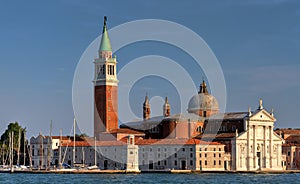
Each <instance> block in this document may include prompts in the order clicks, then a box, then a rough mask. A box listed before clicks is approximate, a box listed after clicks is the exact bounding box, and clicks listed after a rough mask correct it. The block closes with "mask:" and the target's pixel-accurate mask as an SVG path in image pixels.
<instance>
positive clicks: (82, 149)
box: [81, 146, 85, 167]
mask: <svg viewBox="0 0 300 184" xmlns="http://www.w3.org/2000/svg"><path fill="white" fill-rule="evenodd" d="M81 151H82V167H84V165H85V164H84V159H85V158H84V148H83V146H82V147H81Z"/></svg>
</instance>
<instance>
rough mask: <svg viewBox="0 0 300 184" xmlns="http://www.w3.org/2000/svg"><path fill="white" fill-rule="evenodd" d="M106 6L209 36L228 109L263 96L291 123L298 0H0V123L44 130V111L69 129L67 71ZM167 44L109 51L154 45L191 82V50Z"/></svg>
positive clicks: (143, 50)
mask: <svg viewBox="0 0 300 184" xmlns="http://www.w3.org/2000/svg"><path fill="white" fill-rule="evenodd" d="M104 15H106V16H108V26H109V28H112V27H114V26H117V25H120V24H122V23H125V22H128V21H133V20H139V19H149V18H151V19H164V20H169V21H173V22H177V23H179V24H182V25H184V26H186V27H188V28H189V29H191V30H193V31H194V32H196V33H197V34H199V35H200V36H201V37H202V38H203V39H204V40H205V41H206V42H207V44H208V45H209V46H210V48H211V49H212V50H213V52H214V54H215V55H216V57H217V58H218V60H219V62H220V64H221V66H222V69H223V72H224V75H225V80H226V86H227V109H226V111H247V108H248V106H251V107H252V108H256V107H257V106H258V99H259V98H263V100H264V105H265V107H266V108H267V109H270V108H274V111H275V116H276V118H277V122H276V126H277V127H299V123H298V111H299V110H298V109H299V106H300V100H299V99H298V98H299V94H300V83H299V79H300V72H299V71H300V64H299V61H300V52H299V50H300V24H299V20H300V2H299V1H283V0H273V1H272V0H269V1H261V0H252V1H198V0H195V1H158V0H157V1H147V2H144V1H139V0H136V1H126V2H125V1H96V0H90V1H82V0H72V1H71V0H62V1H55V0H54V1H43V2H42V1H33V0H32V1H1V3H0V25H1V29H0V64H1V65H0V66H1V67H0V82H1V88H0V132H2V131H4V130H5V128H6V126H7V124H8V123H9V122H12V121H18V122H20V123H21V125H22V126H25V127H27V130H28V134H29V136H31V135H36V134H38V133H39V132H43V133H48V132H49V126H50V125H49V124H50V121H51V120H53V133H54V134H58V132H59V129H60V128H62V129H63V132H64V133H69V132H70V129H71V126H72V121H73V117H74V115H73V108H72V81H73V75H74V72H75V69H76V65H77V63H78V61H79V59H80V56H81V55H82V53H83V52H84V50H85V49H86V48H87V46H88V45H89V44H90V43H91V42H92V41H93V40H94V39H95V38H97V37H98V36H99V34H100V33H101V29H102V23H103V16H104ZM143 44H144V45H143ZM112 47H113V46H112ZM174 51H177V50H176V48H174V47H170V46H166V45H164V44H159V43H155V42H149V43H137V44H132V45H130V46H128V47H125V48H123V49H121V50H119V51H118V52H117V56H118V61H119V69H120V68H122V66H124V65H126V63H128V62H129V61H131V60H133V59H134V58H137V57H141V56H143V55H149V54H157V55H162V56H165V57H169V58H172V59H175V60H179V61H180V62H181V63H183V64H182V65H183V66H185V68H186V70H187V71H188V72H189V73H190V74H191V76H192V78H193V80H194V82H195V84H196V85H198V83H200V82H201V80H202V77H203V73H202V72H201V69H200V70H195V69H194V67H192V66H190V65H185V64H184V61H186V60H191V58H190V57H189V56H187V54H186V53H183V52H181V53H180V52H174ZM91 62H92V61H91ZM119 80H121V79H119ZM153 80H157V79H156V78H155V79H153ZM152 83H153V81H152V82H151V81H150V82H149V79H145V81H144V82H142V81H139V82H138V83H137V84H136V86H135V88H139V87H144V88H147V87H149V94H150V96H151V94H154V93H155V91H157V89H156V88H155V87H154V88H151V84H152ZM166 86H167V85H166ZM172 91H173V88H172V86H170V87H169V88H168V87H165V88H164V89H163V90H162V91H161V92H160V93H158V94H156V95H169V96H171V97H170V98H171V99H170V103H171V105H172V100H173V102H174V103H173V106H176V103H177V102H176V96H177V94H176V93H174V94H173V93H172ZM138 92H139V91H137V92H135V94H138V97H137V98H136V99H134V100H131V106H132V108H133V111H134V113H135V114H137V116H141V110H140V108H141V103H142V102H140V101H141V100H143V96H144V92H143V94H141V93H138ZM133 93H134V92H133ZM172 112H173V113H176V108H174V110H173V111H172Z"/></svg>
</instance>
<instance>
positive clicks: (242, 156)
mask: <svg viewBox="0 0 300 184" xmlns="http://www.w3.org/2000/svg"><path fill="white" fill-rule="evenodd" d="M275 121H276V119H275V118H274V115H273V112H271V113H269V112H267V111H266V110H265V109H263V107H262V101H261V100H260V105H259V108H258V109H257V110H256V111H255V112H253V113H252V112H250V110H249V115H248V117H246V118H245V120H244V123H245V131H243V132H241V133H237V135H236V137H235V138H233V139H232V141H231V142H232V143H231V144H232V151H231V154H232V168H233V169H234V170H237V171H253V170H283V167H282V151H281V149H282V144H283V143H284V140H283V139H282V138H281V137H280V136H279V135H277V134H276V133H275V132H274V130H273V129H274V122H275Z"/></svg>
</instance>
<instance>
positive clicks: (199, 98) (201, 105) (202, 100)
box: [188, 93, 219, 112]
mask: <svg viewBox="0 0 300 184" xmlns="http://www.w3.org/2000/svg"><path fill="white" fill-rule="evenodd" d="M198 110H203V111H211V110H212V111H218V110H219V104H218V101H217V99H216V98H215V97H214V96H212V95H211V94H205V93H199V94H196V95H194V96H193V97H192V98H191V100H190V101H189V105H188V111H189V112H191V111H198Z"/></svg>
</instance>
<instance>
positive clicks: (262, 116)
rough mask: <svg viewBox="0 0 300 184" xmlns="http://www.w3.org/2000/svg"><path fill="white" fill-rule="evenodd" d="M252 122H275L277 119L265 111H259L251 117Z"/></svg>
mask: <svg viewBox="0 0 300 184" xmlns="http://www.w3.org/2000/svg"><path fill="white" fill-rule="evenodd" d="M249 119H250V121H268V122H275V121H276V119H275V118H274V117H273V116H272V115H271V114H270V113H269V112H267V111H266V110H265V109H261V110H257V111H255V112H254V113H253V114H252V115H251V116H250V118H249Z"/></svg>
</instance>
